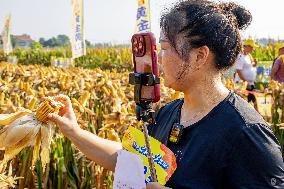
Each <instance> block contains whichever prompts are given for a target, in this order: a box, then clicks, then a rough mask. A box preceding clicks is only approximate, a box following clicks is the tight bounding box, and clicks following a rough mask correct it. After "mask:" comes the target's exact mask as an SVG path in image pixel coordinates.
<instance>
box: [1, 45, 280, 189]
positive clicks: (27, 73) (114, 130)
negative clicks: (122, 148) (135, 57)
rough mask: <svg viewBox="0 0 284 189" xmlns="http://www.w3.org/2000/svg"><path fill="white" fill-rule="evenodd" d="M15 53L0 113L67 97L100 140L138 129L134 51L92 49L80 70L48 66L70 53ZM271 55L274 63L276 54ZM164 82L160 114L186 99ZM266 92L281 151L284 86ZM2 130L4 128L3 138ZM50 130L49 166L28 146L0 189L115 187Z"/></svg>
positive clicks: (4, 70) (5, 75)
mask: <svg viewBox="0 0 284 189" xmlns="http://www.w3.org/2000/svg"><path fill="white" fill-rule="evenodd" d="M267 49H268V50H267V51H269V52H270V50H269V48H267ZM13 55H14V56H16V57H17V59H18V62H19V63H21V64H9V63H6V62H5V61H6V60H7V56H4V54H3V52H1V51H0V61H1V60H2V62H1V63H0V114H6V113H9V114H11V113H14V112H17V111H20V110H22V109H23V108H25V109H28V110H30V111H31V112H35V111H36V109H37V107H38V106H39V104H40V103H41V102H42V101H43V97H46V96H55V95H58V94H64V95H67V96H69V97H70V99H71V101H72V105H73V108H74V111H75V114H76V117H77V120H78V123H79V125H80V127H81V128H83V129H85V130H88V131H90V132H92V133H94V134H96V135H98V136H100V137H102V138H106V139H110V140H113V141H120V140H121V137H122V136H123V133H124V131H125V130H126V129H127V127H128V126H130V125H131V126H134V127H139V123H138V122H137V121H136V116H135V103H134V101H133V96H134V94H133V86H131V85H129V84H128V74H129V71H130V70H132V60H131V51H130V49H128V48H110V49H88V51H87V56H85V57H84V59H83V58H79V59H77V60H76V62H75V64H76V66H77V67H73V68H68V69H62V68H58V67H51V66H50V62H51V59H52V57H70V56H71V51H68V50H66V49H50V50H23V49H16V50H15V51H14V52H13ZM267 57H268V59H269V60H271V58H272V57H273V55H271V57H270V55H269V56H267ZM262 59H263V60H265V58H263V57H262ZM161 82H162V84H161V96H162V100H161V101H160V102H159V103H158V104H156V105H155V109H156V110H157V109H158V108H159V107H161V106H162V105H164V104H165V103H166V102H169V101H171V100H174V99H177V98H180V97H182V94H181V93H179V92H175V91H173V90H171V89H168V88H166V87H164V86H163V80H162V81H161ZM225 82H226V85H227V87H228V88H231V89H233V90H238V87H237V86H234V84H233V82H231V81H230V80H227V81H225ZM262 92H263V93H271V94H272V96H273V108H272V113H273V116H272V119H270V120H267V121H268V122H269V123H270V125H271V127H272V129H273V131H274V133H275V135H276V136H277V138H278V140H279V142H280V144H281V147H282V150H283V148H284V125H283V123H284V113H283V110H284V86H283V85H281V84H279V83H277V82H274V81H271V82H270V84H269V85H268V87H267V86H264V87H262ZM1 129H3V126H0V134H1ZM52 130H53V132H52V133H53V135H52V140H51V144H50V147H49V155H50V160H49V162H48V163H47V165H46V168H45V169H44V168H43V164H42V161H43V159H42V158H43V157H40V158H39V160H37V161H36V162H33V161H34V152H35V149H34V148H35V147H33V146H29V147H26V148H24V149H23V150H21V152H20V153H19V154H18V155H16V156H15V157H13V159H12V160H11V161H9V162H8V163H7V165H5V166H4V165H1V164H0V188H8V187H13V186H17V188H19V189H24V188H29V189H30V188H31V189H33V188H39V189H41V188H58V189H64V188H78V189H79V188H80V189H81V188H82V189H89V188H97V189H100V188H112V181H113V173H112V172H110V171H108V170H106V169H104V168H103V167H100V166H99V165H97V164H96V163H95V162H92V161H90V160H88V159H87V158H86V157H85V156H84V155H83V154H82V153H81V152H80V151H78V150H77V149H76V147H75V146H74V145H73V144H72V143H71V142H70V141H69V140H68V139H66V138H64V137H63V136H62V135H61V134H60V132H59V131H58V128H56V127H53V128H52ZM19 135H20V133H19ZM0 150H1V151H0V160H3V158H4V152H5V151H4V149H0ZM283 154H284V153H283ZM33 164H34V167H33V168H31V167H32V165H33Z"/></svg>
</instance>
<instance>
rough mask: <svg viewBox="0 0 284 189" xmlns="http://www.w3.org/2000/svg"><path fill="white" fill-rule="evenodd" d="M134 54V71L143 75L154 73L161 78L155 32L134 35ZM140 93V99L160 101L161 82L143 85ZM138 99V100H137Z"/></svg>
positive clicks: (132, 41)
mask: <svg viewBox="0 0 284 189" xmlns="http://www.w3.org/2000/svg"><path fill="white" fill-rule="evenodd" d="M131 43H132V54H133V63H134V72H135V73H137V74H143V75H152V76H154V77H155V78H159V70H158V58H157V52H156V51H157V46H156V38H155V36H154V34H153V33H151V32H147V33H137V34H134V35H133V36H132V39H131ZM135 90H141V91H140V93H136V92H135V93H134V95H137V94H140V97H134V98H135V99H137V98H140V99H139V100H140V101H147V102H158V101H159V100H160V84H159V83H155V84H154V85H151V86H144V85H143V86H142V87H141V88H140V89H137V88H136V89H135ZM135 101H136V100H135Z"/></svg>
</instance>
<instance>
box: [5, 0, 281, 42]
mask: <svg viewBox="0 0 284 189" xmlns="http://www.w3.org/2000/svg"><path fill="white" fill-rule="evenodd" d="M176 1H177V0H151V22H152V31H153V32H154V33H155V34H156V36H157V37H159V32H160V31H159V18H160V15H161V11H162V10H163V9H164V8H165V7H168V6H170V5H171V4H172V3H173V2H176ZM223 1H228V0H223ZM234 2H237V3H238V4H241V5H243V6H245V7H246V8H247V9H248V10H250V12H251V13H252V15H253V22H252V24H251V26H250V27H249V28H248V29H247V30H246V31H245V32H242V36H243V38H247V37H253V38H262V37H271V38H275V39H284V20H283V19H282V21H281V20H280V18H281V17H282V18H283V7H284V0H269V1H268V0H235V1H234ZM84 4H85V8H84V15H85V38H86V39H87V40H89V41H91V42H92V43H99V42H100V43H109V42H110V43H113V44H119V43H129V42H130V38H131V36H132V34H133V31H134V27H135V19H136V9H137V0H84ZM71 11H72V9H71V0H0V30H2V28H3V25H4V23H3V22H4V17H5V15H7V14H9V13H10V14H11V15H12V28H11V30H12V34H15V35H20V34H24V33H26V34H29V35H31V37H32V39H34V40H38V39H39V38H40V37H44V38H46V39H47V38H50V37H53V36H57V35H58V34H65V35H70V34H71Z"/></svg>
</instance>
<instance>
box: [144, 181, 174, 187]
mask: <svg viewBox="0 0 284 189" xmlns="http://www.w3.org/2000/svg"><path fill="white" fill-rule="evenodd" d="M146 189H170V188H168V187H165V186H162V185H160V184H159V183H157V182H149V183H148V184H147V188H146Z"/></svg>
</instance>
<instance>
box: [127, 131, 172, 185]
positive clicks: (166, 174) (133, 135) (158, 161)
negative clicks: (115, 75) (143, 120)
mask: <svg viewBox="0 0 284 189" xmlns="http://www.w3.org/2000/svg"><path fill="white" fill-rule="evenodd" d="M149 139H150V145H151V150H152V157H153V160H154V164H155V168H156V174H157V179H158V182H159V183H160V184H162V185H165V184H166V182H167V181H168V180H169V178H170V177H171V176H172V174H173V173H174V171H175V170H176V167H177V164H176V157H175V155H174V153H173V152H172V151H171V150H170V149H168V148H167V147H166V146H165V145H164V144H162V143H161V142H159V141H158V140H156V139H154V138H153V137H149ZM122 146H123V148H124V149H126V150H127V151H129V152H132V153H134V154H137V155H139V156H140V157H142V160H143V164H144V174H145V182H146V183H148V182H151V181H152V178H151V174H150V168H149V163H148V158H147V150H146V144H145V139H144V134H143V132H141V131H140V130H138V129H135V128H134V127H131V126H130V127H129V128H128V129H127V130H126V131H125V134H124V136H123V139H122Z"/></svg>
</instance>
